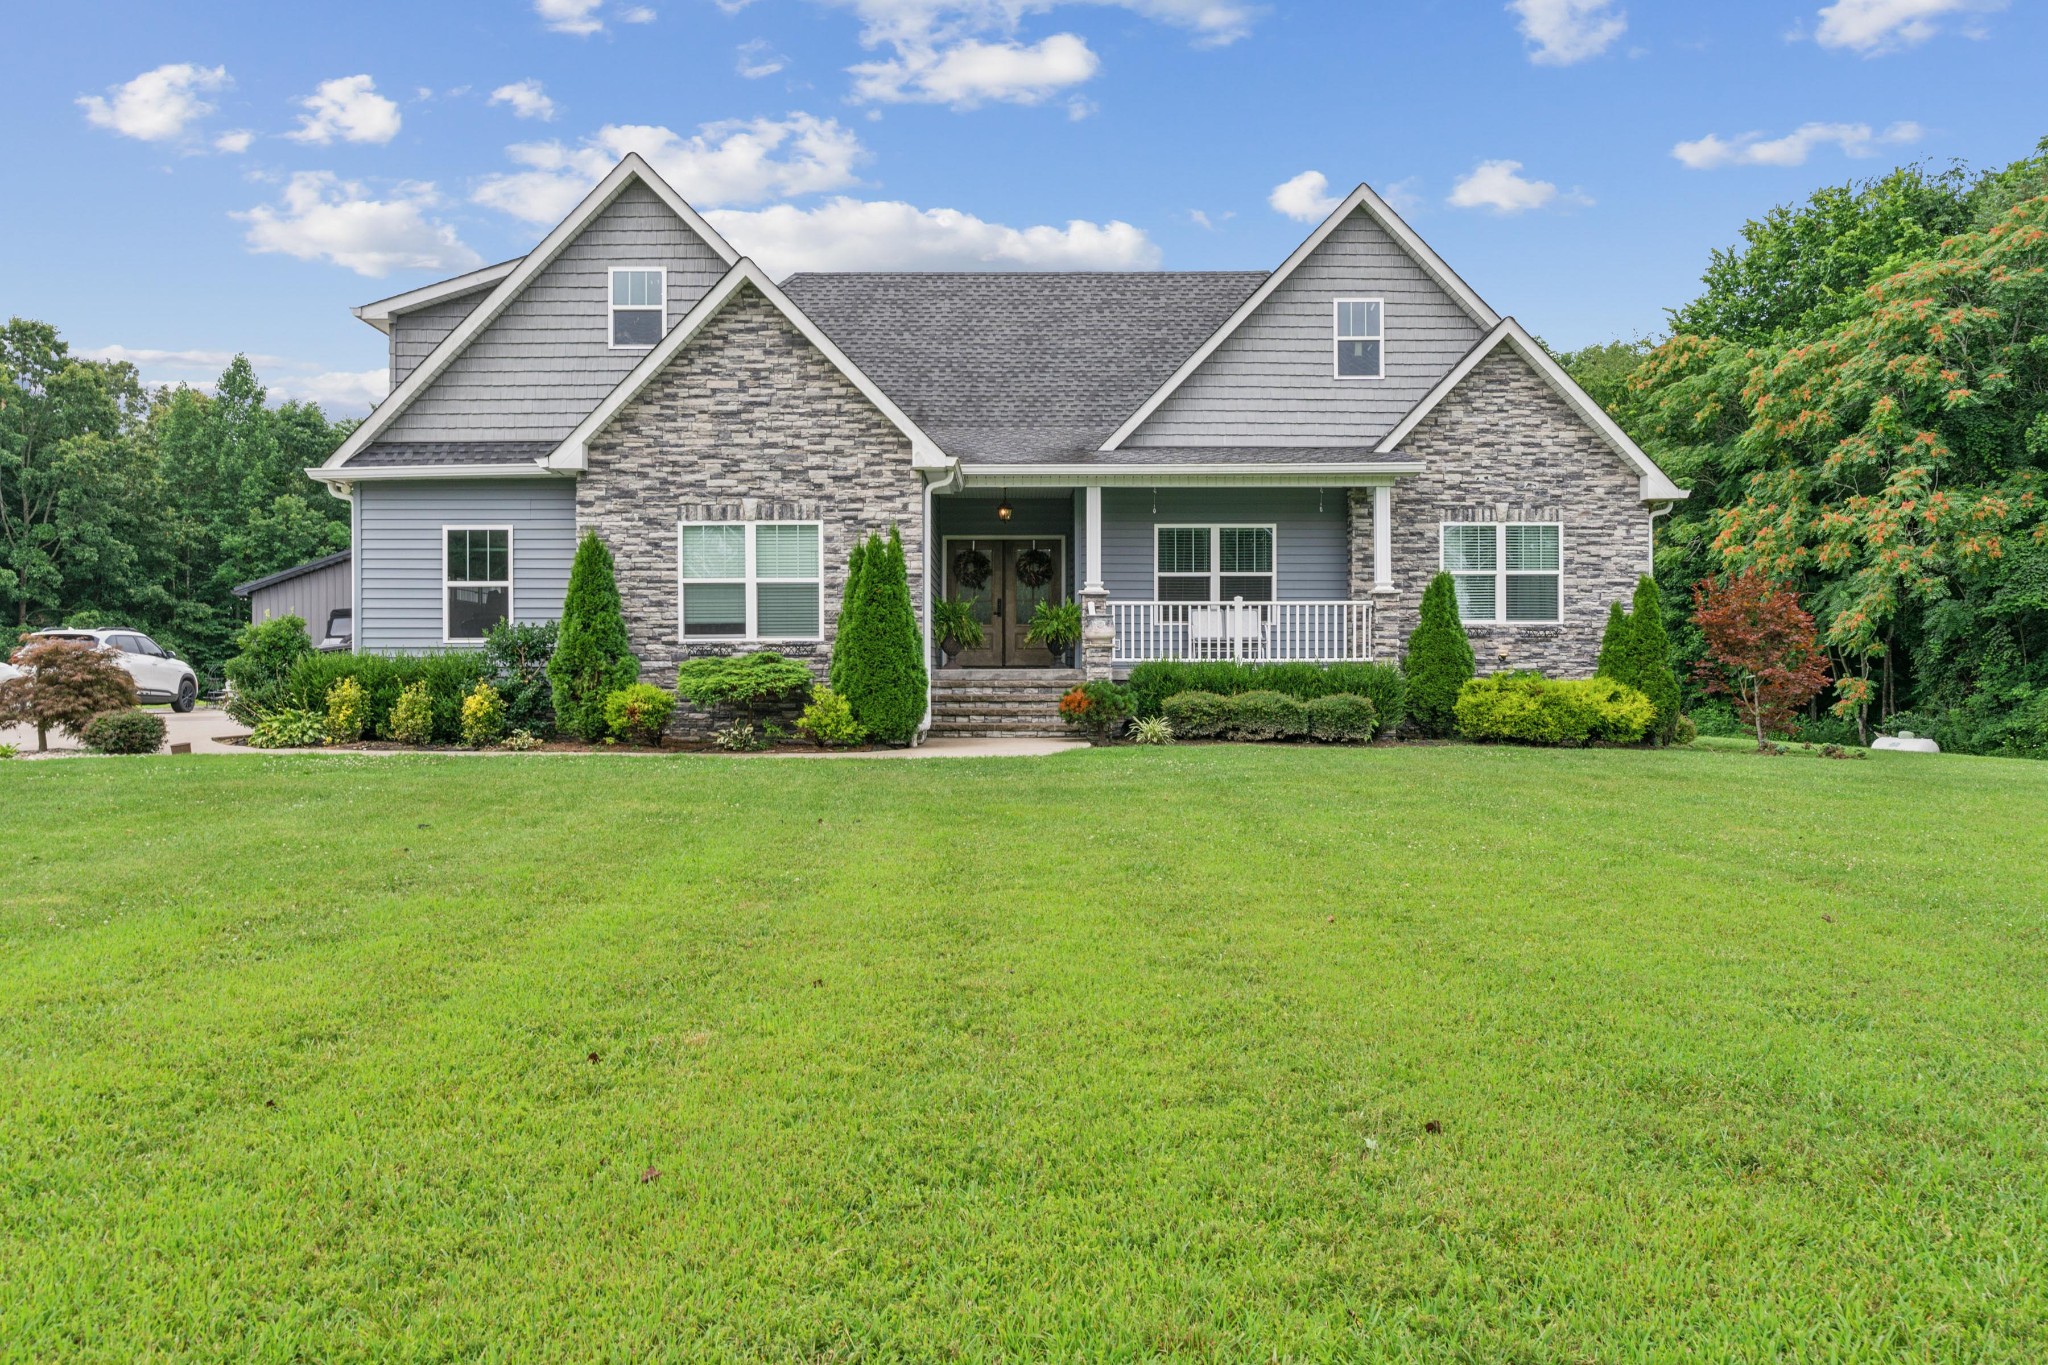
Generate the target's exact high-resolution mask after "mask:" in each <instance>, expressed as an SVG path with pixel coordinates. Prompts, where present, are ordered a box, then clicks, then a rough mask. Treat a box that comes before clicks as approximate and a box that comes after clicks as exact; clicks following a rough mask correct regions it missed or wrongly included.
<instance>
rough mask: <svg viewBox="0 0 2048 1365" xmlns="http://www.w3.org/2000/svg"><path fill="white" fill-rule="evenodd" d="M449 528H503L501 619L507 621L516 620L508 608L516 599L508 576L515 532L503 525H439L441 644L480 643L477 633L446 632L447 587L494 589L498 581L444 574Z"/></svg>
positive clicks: (501, 529) (470, 529) (466, 529)
mask: <svg viewBox="0 0 2048 1365" xmlns="http://www.w3.org/2000/svg"><path fill="white" fill-rule="evenodd" d="M450 531H503V532H504V533H505V582H504V585H503V586H504V589H505V619H506V620H507V621H512V620H515V619H517V618H516V617H515V616H514V615H513V610H512V609H513V604H514V602H515V601H516V600H517V599H516V598H515V597H514V595H513V594H514V593H515V592H516V591H517V589H516V587H515V586H514V584H513V581H512V579H513V562H514V554H513V541H514V540H515V539H516V538H517V534H518V533H517V530H516V529H515V528H514V527H511V526H503V525H500V526H443V527H442V528H441V540H440V543H439V544H438V545H437V546H436V547H435V548H436V549H437V550H438V551H439V552H440V555H441V643H442V644H444V645H480V644H482V643H483V642H484V637H483V636H481V635H475V636H463V637H462V638H460V639H458V638H456V637H455V636H453V635H450V634H449V633H448V590H449V589H450V588H453V587H457V586H462V587H471V588H495V587H498V586H499V583H498V581H497V580H496V579H488V580H486V579H467V578H450V577H449V576H448V533H449V532H450Z"/></svg>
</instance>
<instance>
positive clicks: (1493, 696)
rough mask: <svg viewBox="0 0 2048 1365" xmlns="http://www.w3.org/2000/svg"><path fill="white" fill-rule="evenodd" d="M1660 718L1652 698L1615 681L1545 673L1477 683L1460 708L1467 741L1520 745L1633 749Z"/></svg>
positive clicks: (1462, 694) (1469, 687) (1465, 694)
mask: <svg viewBox="0 0 2048 1365" xmlns="http://www.w3.org/2000/svg"><path fill="white" fill-rule="evenodd" d="M1656 716H1657V708H1656V707H1655V706H1653V705H1652V704H1651V702H1650V699H1649V698H1648V697H1646V696H1644V695H1643V694H1642V693H1640V692H1638V691H1636V690H1635V689H1634V688H1632V687H1628V686H1625V685H1623V684H1621V683H1618V682H1616V681H1615V680H1614V679H1612V678H1587V679H1584V680H1580V681H1570V682H1567V681H1559V680H1555V679H1551V678H1546V677H1544V676H1543V675H1542V674H1541V673H1517V672H1510V673H1496V674H1494V675H1493V676H1491V677H1488V678H1473V679H1471V680H1470V681H1468V682H1467V683H1466V684H1465V686H1464V687H1463V688H1462V689H1461V690H1460V691H1459V694H1458V706H1457V717H1458V730H1459V733H1461V734H1463V735H1464V736H1465V737H1466V738H1467V739H1475V740H1509V741H1513V742H1515V743H1519V744H1560V745H1581V744H1586V743H1589V742H1591V741H1593V740H1605V741H1608V742H1610V743H1615V744H1633V743H1636V742H1637V741H1639V740H1641V739H1642V738H1643V736H1644V735H1645V734H1646V733H1647V732H1648V731H1649V729H1650V726H1651V724H1652V723H1653V722H1654V721H1655V720H1656Z"/></svg>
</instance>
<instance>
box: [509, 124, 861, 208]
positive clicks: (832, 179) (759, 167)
mask: <svg viewBox="0 0 2048 1365" xmlns="http://www.w3.org/2000/svg"><path fill="white" fill-rule="evenodd" d="M509 150H510V152H511V155H512V159H513V160H514V161H517V162H519V163H520V164H521V165H523V166H525V167H526V168H527V169H525V170H523V171H512V172H508V173H506V174H504V175H494V176H491V177H489V178H487V179H486V180H484V182H483V183H482V184H481V185H479V186H478V187H477V191H476V194H475V196H474V198H475V200H476V202H477V203H479V204H485V205H488V206H489V207H491V208H494V209H500V210H503V211H504V212H506V213H509V214H511V215H512V216H514V217H515V218H521V219H524V220H525V221H527V222H529V223H540V224H551V223H554V222H557V221H559V220H560V219H561V218H562V217H563V216H564V215H566V214H567V213H568V212H569V210H570V209H571V208H573V207H575V205H576V203H577V201H578V200H580V199H582V198H583V196H584V195H586V194H588V193H589V192H590V187H591V186H592V185H594V184H596V183H597V182H598V181H599V180H601V179H602V178H603V177H604V175H605V173H606V172H608V171H610V170H611V168H612V167H613V166H615V165H617V164H618V163H619V160H620V158H622V157H624V156H625V155H626V153H627V152H638V153H640V155H642V156H644V157H646V158H647V160H648V163H649V164H650V165H652V166H653V167H654V169H655V170H656V171H658V172H660V173H661V176H662V178H663V179H665V180H667V181H668V182H669V183H670V184H671V185H674V186H675V187H676V192H677V193H679V194H681V195H682V196H683V197H684V198H685V199H687V200H689V201H690V202H691V203H693V204H696V205H699V206H700V207H701V206H703V205H707V204H727V205H730V204H758V203H761V202H762V201H764V200H768V199H779V198H783V197H786V196H791V195H800V194H819V193H823V192H824V191H827V190H837V189H844V188H846V187H847V186H849V185H853V184H856V183H858V177H856V176H855V175H854V173H853V168H854V167H855V165H857V164H858V163H859V162H860V161H862V160H863V159H865V157H866V156H867V152H866V150H865V149H864V148H862V146H861V145H860V139H859V138H857V137H855V136H854V135H853V133H852V131H851V130H849V129H847V128H843V127H841V126H840V124H839V123H838V121H837V120H835V119H821V118H817V117H815V116H814V115H811V114H804V113H792V114H790V115H788V116H787V117H786V118H781V119H769V118H758V119H745V120H738V119H736V120H732V121H729V122H724V123H707V124H705V125H704V126H703V127H702V128H700V129H698V131H697V133H696V135H695V136H693V137H688V138H685V137H682V136H680V135H678V134H677V133H675V132H673V131H671V130H670V129H667V128H662V127H649V126H644V125H637V124H607V125H606V126H604V127H603V128H600V129H598V130H597V132H596V133H595V134H594V135H593V136H591V137H588V138H585V139H584V140H583V143H582V145H581V146H577V147H566V146H564V145H563V144H562V143H560V142H527V143H521V144H519V145H517V146H514V147H512V148H510V149H509Z"/></svg>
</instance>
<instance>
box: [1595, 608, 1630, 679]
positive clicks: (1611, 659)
mask: <svg viewBox="0 0 2048 1365" xmlns="http://www.w3.org/2000/svg"><path fill="white" fill-rule="evenodd" d="M1628 636H1629V621H1628V617H1627V615H1625V614H1624V613H1623V612H1622V609H1621V603H1619V602H1609V603H1608V604H1607V628H1606V629H1605V630H1603V631H1601V632H1600V660H1599V662H1598V663H1596V664H1594V665H1593V676H1594V677H1596V678H1611V677H1613V676H1614V675H1615V674H1614V669H1615V666H1616V664H1617V663H1618V662H1619V661H1620V659H1621V655H1622V651H1623V650H1624V649H1626V648H1627V644H1626V641H1627V640H1628Z"/></svg>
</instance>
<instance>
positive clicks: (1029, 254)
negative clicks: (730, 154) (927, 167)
mask: <svg viewBox="0 0 2048 1365" xmlns="http://www.w3.org/2000/svg"><path fill="white" fill-rule="evenodd" d="M706 216H707V217H708V218H710V219H711V221H712V223H713V224H714V225H715V226H716V227H717V228H718V230H719V231H720V232H722V233H724V234H725V235H726V236H727V238H729V239H730V240H731V241H732V243H733V245H734V246H735V247H737V248H738V249H739V250H740V251H741V252H743V253H745V254H746V255H749V256H752V257H754V259H756V260H758V261H760V262H761V263H762V264H763V265H764V266H765V267H766V268H767V269H768V270H769V271H770V273H772V274H774V275H775V276H777V277H778V278H780V277H782V276H785V275H789V274H792V273H794V272H796V271H799V270H1150V269H1153V268H1154V267H1156V266H1157V265H1158V264H1159V248H1158V247H1157V246H1156V245H1154V244H1153V242H1152V240H1151V239H1150V238H1149V237H1147V236H1146V235H1145V233H1144V231H1143V230H1141V229H1139V228H1136V227H1133V226H1131V225H1130V224H1129V223H1124V222H1109V223H1090V222H1084V221H1081V220H1078V219H1077V220H1075V221H1073V222H1070V223H1068V224H1067V225H1066V226H1065V227H1063V228H1060V227H1049V226H1038V227H1027V228H1014V227H1007V226H1005V225H1003V224H1001V223H990V222H986V221H984V220H983V219H980V218H977V217H975V216H974V215H973V214H970V213H962V212H960V211H958V210H956V209H920V208H917V207H915V206H914V205H911V204H905V203H900V202H896V201H893V200H880V201H863V200H859V199H851V198H846V197H840V198H836V199H831V200H828V201H826V202H825V203H823V204H820V205H818V206H817V207H815V208H809V209H799V208H794V207H792V206H790V205H788V204H777V205H774V206H773V207H770V208H765V209H721V210H718V211H716V212H713V213H710V214H707V215H706Z"/></svg>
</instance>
